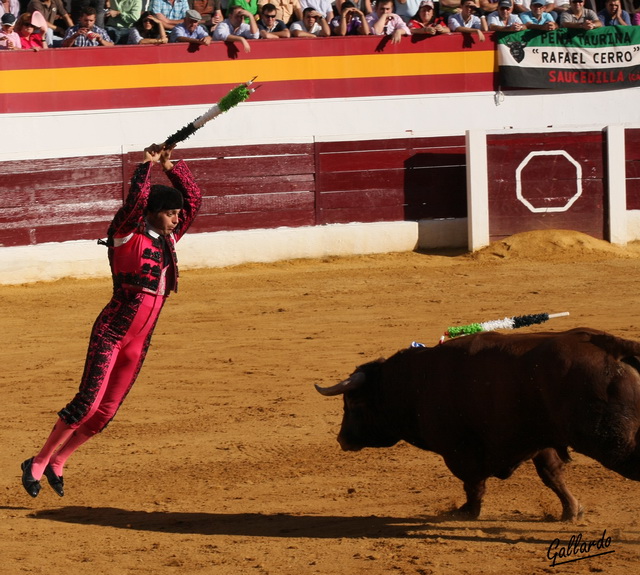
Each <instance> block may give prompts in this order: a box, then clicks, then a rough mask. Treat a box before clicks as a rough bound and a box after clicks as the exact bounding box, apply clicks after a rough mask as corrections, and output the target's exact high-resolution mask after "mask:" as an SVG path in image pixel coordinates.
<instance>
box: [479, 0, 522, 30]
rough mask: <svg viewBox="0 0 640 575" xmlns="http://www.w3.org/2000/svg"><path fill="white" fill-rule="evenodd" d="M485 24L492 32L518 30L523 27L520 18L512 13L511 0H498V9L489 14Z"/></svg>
mask: <svg viewBox="0 0 640 575" xmlns="http://www.w3.org/2000/svg"><path fill="white" fill-rule="evenodd" d="M487 24H488V25H489V30H491V31H492V32H519V31H520V30H522V29H523V28H524V26H523V25H522V21H521V20H520V18H519V17H518V16H516V15H515V14H513V4H512V2H511V0H500V1H499V2H498V9H497V10H496V11H495V12H491V14H489V17H488V18H487Z"/></svg>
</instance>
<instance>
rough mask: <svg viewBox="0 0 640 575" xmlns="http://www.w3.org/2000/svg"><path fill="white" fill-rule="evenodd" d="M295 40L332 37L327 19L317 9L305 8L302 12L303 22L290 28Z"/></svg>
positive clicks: (296, 23) (295, 23)
mask: <svg viewBox="0 0 640 575" xmlns="http://www.w3.org/2000/svg"><path fill="white" fill-rule="evenodd" d="M289 30H291V36H293V37H294V38H319V37H324V36H331V29H330V28H329V24H327V19H326V18H325V17H324V15H323V14H321V13H320V12H318V11H317V10H316V9H315V8H305V9H304V10H303V11H302V20H300V21H299V22H294V23H293V24H291V27H290V28H289Z"/></svg>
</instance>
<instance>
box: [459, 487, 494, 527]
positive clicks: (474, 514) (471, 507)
mask: <svg viewBox="0 0 640 575" xmlns="http://www.w3.org/2000/svg"><path fill="white" fill-rule="evenodd" d="M486 484H487V481H486V479H480V480H476V481H465V482H464V492H465V493H466V494H467V502H466V503H465V504H464V505H463V506H462V507H460V508H459V509H458V510H457V511H456V515H461V516H464V517H469V518H470V519H477V518H478V516H479V515H480V509H481V508H482V498H483V497H484V492H485V491H486Z"/></svg>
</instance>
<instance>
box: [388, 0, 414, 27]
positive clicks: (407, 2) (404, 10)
mask: <svg viewBox="0 0 640 575" xmlns="http://www.w3.org/2000/svg"><path fill="white" fill-rule="evenodd" d="M419 8H420V0H395V6H394V10H393V11H394V12H395V13H396V14H397V15H398V16H400V18H402V19H403V20H404V21H405V22H406V23H407V24H408V23H409V20H411V18H413V17H414V16H415V15H416V13H417V12H418V9H419Z"/></svg>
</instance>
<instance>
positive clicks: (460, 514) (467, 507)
mask: <svg viewBox="0 0 640 575" xmlns="http://www.w3.org/2000/svg"><path fill="white" fill-rule="evenodd" d="M451 516H452V517H455V518H457V519H467V520H468V519H477V518H478V517H479V516H480V506H479V505H471V504H470V503H465V504H464V505H462V506H461V507H458V509H453V510H452V511H451Z"/></svg>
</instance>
